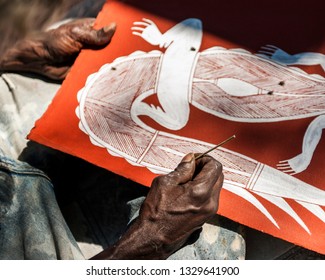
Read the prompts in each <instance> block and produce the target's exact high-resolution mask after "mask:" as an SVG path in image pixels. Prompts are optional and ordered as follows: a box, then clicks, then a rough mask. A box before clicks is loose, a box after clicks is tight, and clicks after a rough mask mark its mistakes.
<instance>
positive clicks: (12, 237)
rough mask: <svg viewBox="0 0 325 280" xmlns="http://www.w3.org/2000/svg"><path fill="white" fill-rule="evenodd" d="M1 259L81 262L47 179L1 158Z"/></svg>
mask: <svg viewBox="0 0 325 280" xmlns="http://www.w3.org/2000/svg"><path fill="white" fill-rule="evenodd" d="M0 259H7V260H10V259H14V260H20V259H83V255H82V253H81V252H80V250H79V247H78V245H77V243H76V241H75V239H74V238H73V236H72V234H71V233H70V230H69V228H68V226H67V225H66V223H65V220H64V218H63V216H62V214H61V212H60V210H59V207H58V205H57V202H56V199H55V194H54V191H53V187H52V184H51V182H50V180H49V179H48V177H47V176H46V175H45V174H44V173H43V172H41V171H40V170H37V169H35V168H33V167H31V166H30V165H28V164H26V163H23V162H19V161H16V160H12V159H8V158H6V157H4V156H0Z"/></svg>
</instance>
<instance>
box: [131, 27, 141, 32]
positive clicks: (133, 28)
mask: <svg viewBox="0 0 325 280" xmlns="http://www.w3.org/2000/svg"><path fill="white" fill-rule="evenodd" d="M131 30H138V31H143V30H144V28H143V27H137V26H133V27H131Z"/></svg>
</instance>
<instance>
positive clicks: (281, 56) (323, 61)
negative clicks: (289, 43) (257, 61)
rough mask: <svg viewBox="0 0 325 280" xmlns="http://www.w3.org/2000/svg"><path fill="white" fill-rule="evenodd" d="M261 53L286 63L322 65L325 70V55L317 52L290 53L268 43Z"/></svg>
mask: <svg viewBox="0 0 325 280" xmlns="http://www.w3.org/2000/svg"><path fill="white" fill-rule="evenodd" d="M259 53H260V54H263V55H266V56H268V57H269V58H270V59H272V60H274V61H276V62H279V63H282V64H286V65H308V66H310V65H320V66H321V67H322V68H323V70H324V71H325V55H324V54H321V53H316V52H303V53H298V54H293V55H291V54H288V53H287V52H285V51H283V50H281V49H279V48H278V47H275V46H272V45H266V46H264V47H262V48H261V50H260V51H259Z"/></svg>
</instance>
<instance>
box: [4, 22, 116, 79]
mask: <svg viewBox="0 0 325 280" xmlns="http://www.w3.org/2000/svg"><path fill="white" fill-rule="evenodd" d="M94 22H95V19H93V18H83V19H77V20H73V21H71V22H69V23H66V24H64V25H61V26H60V27H58V28H56V29H52V30H48V31H44V32H39V33H37V34H33V35H32V36H30V37H28V38H25V39H22V40H20V41H18V42H17V43H16V44H15V45H14V46H13V47H12V48H10V49H9V50H7V51H6V52H5V54H4V55H2V59H1V60H0V70H1V71H23V72H33V73H38V74H41V75H44V76H46V77H48V78H50V79H54V80H62V79H64V78H65V77H66V75H67V73H68V72H69V69H70V67H71V66H72V64H73V62H74V60H75V58H76V57H77V55H78V54H79V52H80V51H81V49H83V48H102V47H104V46H106V45H107V44H108V43H109V42H110V41H111V38H112V36H113V34H114V32H115V29H116V25H115V23H112V24H110V25H109V26H105V27H103V28H101V29H98V30H96V29H94V27H93V25H94Z"/></svg>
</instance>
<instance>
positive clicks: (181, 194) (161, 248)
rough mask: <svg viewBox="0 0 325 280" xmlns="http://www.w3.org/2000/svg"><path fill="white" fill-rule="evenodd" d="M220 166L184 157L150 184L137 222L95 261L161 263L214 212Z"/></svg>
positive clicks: (212, 160)
mask: <svg viewBox="0 0 325 280" xmlns="http://www.w3.org/2000/svg"><path fill="white" fill-rule="evenodd" d="M222 184H223V173H222V165H221V164H220V163H219V162H218V161H216V160H215V159H213V158H212V157H210V156H204V157H202V158H200V159H198V160H195V158H194V154H188V155H187V156H186V157H184V159H183V160H182V162H181V163H180V164H179V165H178V167H177V168H176V169H175V170H174V171H172V172H171V173H169V174H167V175H164V176H159V177H157V178H156V179H154V180H153V182H152V186H151V188H150V191H149V193H148V195H147V197H146V199H145V201H144V203H143V205H142V207H141V209H140V215H139V217H138V219H137V220H136V221H135V222H134V223H133V224H132V225H131V227H130V228H129V230H128V231H127V233H126V234H125V235H124V236H123V237H122V238H121V239H120V240H119V242H118V243H117V244H116V245H115V246H114V247H113V248H111V249H109V250H107V251H106V253H105V251H103V252H102V253H101V254H99V255H97V256H96V257H95V259H101V258H113V259H114V258H115V259H123V258H125V259H165V258H167V257H168V256H170V255H171V254H172V253H174V252H175V251H176V250H178V249H179V248H181V247H182V246H183V245H184V244H185V242H186V241H187V240H188V238H189V237H190V235H191V234H192V233H193V232H194V231H195V230H197V229H200V228H201V227H202V225H203V224H204V223H205V222H206V221H207V220H209V219H210V218H211V217H212V216H213V215H214V214H215V213H216V211H217V209H218V202H219V194H220V190H221V187H222Z"/></svg>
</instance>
